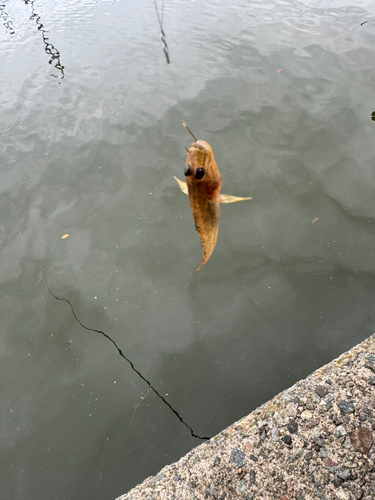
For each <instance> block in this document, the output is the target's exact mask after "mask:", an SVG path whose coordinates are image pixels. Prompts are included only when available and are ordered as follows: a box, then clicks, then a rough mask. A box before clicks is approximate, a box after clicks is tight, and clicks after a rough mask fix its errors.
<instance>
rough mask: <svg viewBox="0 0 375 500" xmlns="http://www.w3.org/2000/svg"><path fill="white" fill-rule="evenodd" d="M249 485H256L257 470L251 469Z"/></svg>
mask: <svg viewBox="0 0 375 500" xmlns="http://www.w3.org/2000/svg"><path fill="white" fill-rule="evenodd" d="M249 483H250V484H254V483H255V470H253V469H251V470H250V472H249Z"/></svg>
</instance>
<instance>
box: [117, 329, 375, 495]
mask: <svg viewBox="0 0 375 500" xmlns="http://www.w3.org/2000/svg"><path fill="white" fill-rule="evenodd" d="M374 373H375V334H374V335H372V336H371V337H370V338H369V339H367V340H365V341H364V342H362V343H361V344H359V345H357V346H356V347H354V348H353V349H351V350H350V351H348V352H346V353H344V354H343V355H342V356H340V357H339V358H338V359H336V360H334V361H332V362H331V363H329V364H328V365H326V366H324V367H322V368H320V369H319V370H317V371H315V372H314V373H312V374H311V375H310V376H309V377H307V378H306V379H305V380H302V381H300V382H298V383H297V384H295V385H294V386H292V387H291V388H290V389H287V390H285V391H284V392H282V393H280V394H278V395H277V396H275V397H274V398H273V399H272V400H270V401H268V402H267V403H265V404H264V405H262V406H261V407H259V408H257V409H256V410H254V411H253V412H252V413H250V414H249V415H248V416H246V417H244V418H242V419H241V420H239V421H238V422H236V423H234V424H233V425H231V426H229V427H228V428H227V429H225V430H223V431H222V432H220V434H218V435H217V436H215V437H213V438H212V439H210V440H209V441H207V442H206V443H203V444H201V445H200V446H198V447H197V448H194V449H193V450H192V451H191V452H189V453H188V454H187V455H185V456H184V457H183V458H181V460H179V461H178V462H176V463H174V464H171V465H168V466H166V467H164V468H163V469H162V470H161V471H160V472H159V474H158V475H157V476H155V477H150V478H148V479H146V480H145V481H144V482H143V483H142V484H140V485H138V486H137V487H135V488H134V489H132V490H131V491H129V493H127V494H125V495H122V496H121V497H119V498H118V499H117V500H138V499H145V500H169V499H170V500H172V499H173V500H180V499H181V500H185V499H186V500H201V499H202V500H203V499H219V500H224V499H228V500H230V499H243V500H318V499H319V500H375V447H374V430H375V377H374Z"/></svg>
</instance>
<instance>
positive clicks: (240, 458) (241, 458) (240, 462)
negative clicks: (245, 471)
mask: <svg viewBox="0 0 375 500" xmlns="http://www.w3.org/2000/svg"><path fill="white" fill-rule="evenodd" d="M230 459H231V461H232V462H233V463H234V464H235V465H236V467H237V468H240V467H243V466H244V465H245V464H246V457H245V453H244V452H243V451H241V450H239V449H238V448H232V452H231V454H230Z"/></svg>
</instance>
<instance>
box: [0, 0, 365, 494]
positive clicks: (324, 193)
mask: <svg viewBox="0 0 375 500" xmlns="http://www.w3.org/2000/svg"><path fill="white" fill-rule="evenodd" d="M157 7H158V9H159V13H160V14H161V16H160V17H161V21H162V29H163V30H164V32H165V34H166V38H167V42H168V49H169V55H170V57H171V64H169V65H167V64H166V58H165V54H164V53H163V52H162V50H161V48H162V46H161V42H160V25H159V23H158V19H157V15H156V13H155V5H154V3H153V2H152V1H150V2H116V1H113V0H103V1H102V2H98V3H95V2H90V1H88V0H84V1H79V2H77V0H64V1H61V0H48V2H47V0H38V2H36V1H35V2H34V4H33V3H32V2H30V1H29V2H28V1H24V2H6V3H4V2H2V3H1V4H0V15H1V23H0V57H1V61H2V64H1V65H0V131H1V136H0V142H1V148H0V165H1V167H0V243H1V257H2V258H1V259H0V276H1V280H0V291H1V296H2V301H1V303H0V310H1V317H2V322H1V333H0V356H1V363H0V392H1V398H2V405H1V413H0V414H1V419H2V420H1V423H2V429H3V430H4V431H3V433H2V434H1V436H0V445H1V449H2V450H3V453H2V455H1V456H0V468H1V470H2V472H3V474H2V481H1V482H0V497H1V498H16V499H17V500H22V499H26V498H27V499H28V500H34V499H35V500H36V499H38V500H44V499H46V500H47V499H48V500H49V499H50V498H54V497H56V496H58V497H59V498H69V499H73V500H75V498H77V499H78V498H82V497H88V496H90V498H92V499H93V500H96V499H98V500H99V499H102V498H104V497H105V498H113V499H114V498H116V497H117V496H118V495H120V494H122V493H124V492H125V491H127V490H128V489H129V488H131V487H132V486H134V485H135V484H136V483H137V482H139V481H141V480H142V479H144V478H145V477H146V476H149V475H150V474H155V473H156V472H157V471H158V470H159V469H160V468H161V467H162V466H163V465H165V464H166V463H169V462H172V461H174V460H177V459H179V458H180V457H181V455H183V454H184V453H186V452H187V451H189V450H190V449H191V448H192V447H193V446H196V445H197V444H198V443H199V441H198V440H197V439H196V438H194V434H199V435H200V436H213V435H215V434H216V433H217V432H219V431H220V430H221V429H222V428H224V427H225V426H227V425H229V424H231V423H232V422H233V421H235V420H237V419H239V418H241V417H242V416H243V415H245V414H247V413H248V412H250V411H251V410H252V409H253V408H255V407H256V406H258V405H260V404H262V403H263V402H264V401H266V400H267V399H269V398H270V397H272V395H273V394H275V393H277V392H279V391H280V390H282V389H284V388H286V387H288V386H290V385H291V384H292V383H294V382H295V381H297V380H298V379H300V378H301V377H304V376H306V375H307V374H308V373H309V372H311V371H312V370H314V369H315V368H317V367H319V366H321V365H322V364H323V363H325V362H328V361H329V360H331V359H332V358H333V357H335V356H337V355H339V354H340V353H341V352H343V351H344V350H345V349H348V348H350V347H351V346H352V345H354V344H355V343H357V342H359V341H360V340H362V339H363V338H364V337H367V336H368V335H370V334H371V333H373V331H374V321H375V316H374V308H373V304H374V300H375V280H374V277H375V264H374V259H373V254H372V250H371V249H372V248H374V245H375V204H374V201H373V200H374V190H375V173H374V168H373V165H374V150H373V147H372V144H373V136H374V129H373V127H374V122H373V121H372V120H370V119H369V117H371V113H372V111H373V109H374V107H373V104H374V97H373V89H374V82H373V79H374V75H373V69H372V67H371V65H369V61H372V60H373V59H374V57H375V54H374V45H373V39H374V37H375V25H374V23H373V22H372V21H371V19H373V18H374V14H375V6H374V4H373V2H370V1H364V2H361V6H358V5H357V4H354V3H350V1H347V0H340V1H336V0H330V1H329V2H328V3H327V2H325V3H324V4H323V3H318V4H317V3H312V4H306V2H299V1H285V2H282V3H280V2H275V1H272V0H270V1H268V2H263V1H261V0H259V1H254V2H250V3H246V2H245V3H244V2H242V1H240V0H239V1H236V2H230V4H229V3H228V2H226V1H224V0H210V1H208V2H180V1H179V0H170V1H168V2H165V5H164V17H162V10H163V7H162V2H157ZM30 17H31V21H30ZM366 20H368V22H367V23H365V24H363V23H364V21H366ZM9 23H11V24H9ZM361 24H362V25H361ZM36 27H37V29H35V28H36ZM13 32H14V33H13ZM41 36H42V41H43V43H41ZM50 40H53V43H54V45H53V46H52V45H50ZM55 47H58V48H59V50H58V51H57V49H56V48H55ZM46 52H47V54H48V59H49V60H50V65H47V64H46V62H47V59H46ZM60 54H62V55H63V62H64V66H65V67H66V68H69V71H65V68H63V64H62V57H60ZM51 66H54V67H56V71H57V72H58V76H59V77H60V78H59V79H58V80H57V79H54V78H51V77H50V75H49V73H50V72H51V71H50V70H49V69H48V68H51ZM182 120H185V121H186V122H187V123H188V124H189V126H190V127H191V129H192V130H193V131H194V134H195V135H196V136H197V138H198V139H203V140H206V141H207V142H208V143H209V144H210V145H211V146H212V148H213V151H214V154H215V159H216V162H217V165H218V168H219V170H220V172H221V175H222V182H223V186H222V190H223V192H224V193H243V194H246V193H250V194H251V196H252V198H253V201H252V202H251V204H248V205H246V204H233V205H232V206H230V209H229V208H228V209H227V210H223V211H222V215H221V221H220V231H219V238H218V242H217V245H216V248H215V252H214V253H213V255H212V256H211V258H210V260H209V262H208V263H207V264H206V265H205V267H204V269H203V270H202V272H201V273H199V274H197V273H196V262H197V261H199V259H200V257H201V250H200V248H199V244H198V245H197V240H196V231H195V229H194V224H193V221H192V219H191V213H190V209H189V204H188V202H187V199H186V197H184V196H182V195H181V192H180V190H179V187H178V186H177V184H176V183H175V180H174V179H173V176H176V177H181V176H182V175H183V170H184V163H185V158H186V153H185V149H184V148H185V146H186V145H188V144H187V135H186V131H185V129H184V128H183V126H182ZM65 234H69V235H70V236H69V237H67V238H65V239H61V236H62V235H65ZM25 269H27V270H29V271H30V272H33V273H43V274H44V275H45V276H47V278H48V286H49V287H50V290H51V292H53V295H51V294H50V293H48V289H47V288H46V285H45V283H44V281H43V279H42V278H41V277H40V279H37V277H36V276H34V275H31V274H29V273H28V272H26V271H24V270H25ZM60 298H64V299H65V300H66V301H68V305H69V304H71V307H72V308H69V307H67V305H66V304H65V305H64V304H62V303H61V301H59V300H57V299H60ZM85 325H90V328H92V330H94V331H96V333H97V334H96V335H93V332H92V331H91V329H90V328H89V327H86V326H85ZM103 335H104V337H105V339H106V341H104V339H103ZM113 347H115V348H116V351H115V350H114V348H113ZM124 353H126V357H125V354H124ZM118 354H120V355H118ZM122 354H123V355H122ZM124 359H125V360H126V363H124ZM150 387H152V389H150ZM184 423H187V425H184ZM192 429H193V431H192Z"/></svg>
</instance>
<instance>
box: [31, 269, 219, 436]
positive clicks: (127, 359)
mask: <svg viewBox="0 0 375 500" xmlns="http://www.w3.org/2000/svg"><path fill="white" fill-rule="evenodd" d="M25 271H26V272H27V273H29V274H34V275H35V274H39V275H41V276H43V279H44V282H45V284H46V287H47V289H48V292H49V293H50V294H51V295H52V297H54V298H55V299H56V300H59V301H62V302H66V303H67V304H68V305H69V306H70V309H71V311H72V314H73V316H74V318H75V320H76V321H77V323H79V324H80V325H81V326H82V328H84V329H85V330H87V331H90V332H95V333H100V334H101V335H102V336H103V337H105V338H106V339H107V340H109V341H110V342H112V344H113V345H114V346H115V348H116V349H117V352H118V353H119V355H120V356H121V357H122V358H123V359H125V361H127V362H128V364H129V365H130V367H131V369H132V370H133V371H134V372H135V373H136V374H137V375H138V377H140V378H141V379H142V380H143V381H144V382H146V384H147V385H148V390H147V392H146V395H147V394H148V392H149V391H153V392H154V394H155V395H156V396H157V397H158V398H159V399H161V401H163V403H164V404H165V405H166V406H167V407H168V408H169V409H170V410H171V411H172V412H173V413H174V415H175V416H176V417H177V418H178V419H179V421H180V422H181V423H182V424H183V425H184V426H185V427H187V428H188V429H189V431H190V434H191V436H192V437H194V438H197V439H201V440H203V441H206V440H208V439H210V437H208V436H199V435H198V434H196V433H195V432H194V431H193V429H192V428H191V427H190V426H189V425H188V424H187V423H186V422H185V421H184V419H183V418H182V417H181V415H180V414H179V413H178V412H177V410H175V409H174V408H173V407H172V405H171V404H170V403H168V401H167V400H166V399H165V398H164V397H163V396H162V395H161V394H160V393H159V392H158V391H157V390H156V389H155V387H154V386H153V385H152V384H151V382H150V381H149V380H147V379H146V377H144V376H143V375H142V373H141V372H140V371H139V370H137V369H136V368H135V366H134V363H133V362H132V361H131V360H130V359H129V358H128V357H126V356H125V354H124V353H123V351H122V350H121V349H120V347H119V346H118V345H117V343H116V342H115V341H114V340H113V339H112V338H111V337H110V336H109V335H108V334H107V333H105V332H104V331H102V330H97V329H95V328H90V327H88V326H86V325H85V324H83V323H82V321H81V320H80V319H79V318H78V316H77V314H76V312H75V310H74V307H73V304H72V303H71V302H70V301H69V300H68V299H65V298H62V297H58V296H57V295H55V294H54V293H53V292H52V291H51V289H50V287H49V285H48V282H47V279H46V277H45V275H44V274H43V273H41V272H39V273H32V272H30V271H27V270H26V269H25ZM70 343H71V341H70V340H68V344H67V348H66V349H67V350H69V348H70ZM146 395H145V396H143V397H142V398H141V400H143V399H144V398H145V397H146ZM138 404H139V403H138ZM137 406H138V405H137ZM137 406H136V407H135V409H134V413H133V416H132V419H133V417H134V414H135V411H136V409H137ZM132 419H131V421H132ZM131 421H130V423H131ZM129 426H130V424H129Z"/></svg>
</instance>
